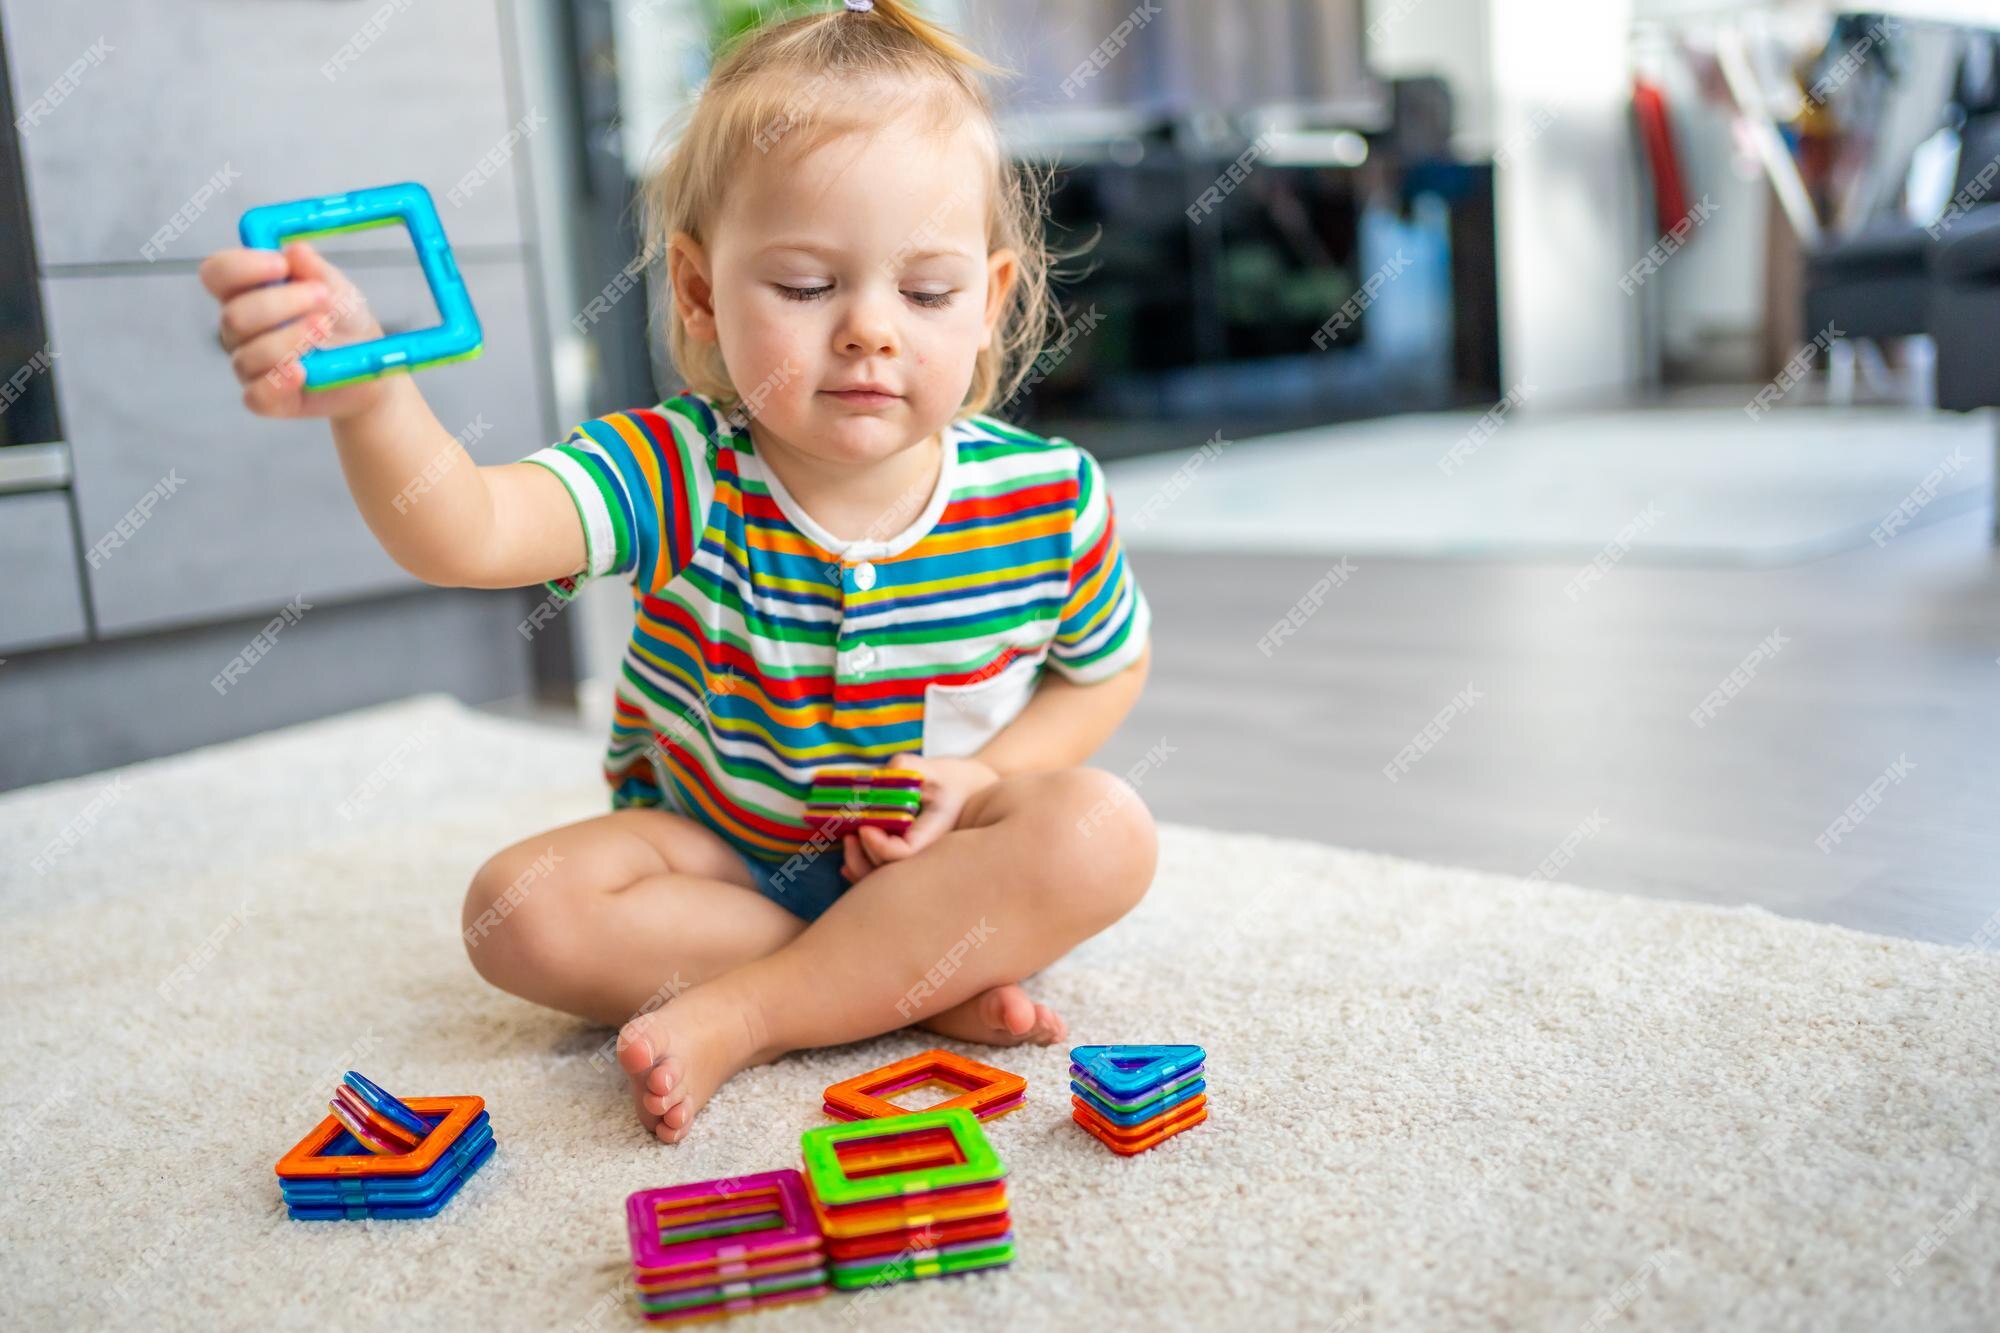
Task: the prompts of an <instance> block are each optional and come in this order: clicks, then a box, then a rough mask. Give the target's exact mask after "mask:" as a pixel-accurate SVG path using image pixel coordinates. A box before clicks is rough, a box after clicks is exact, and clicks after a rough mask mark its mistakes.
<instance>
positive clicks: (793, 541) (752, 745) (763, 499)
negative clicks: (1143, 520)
mask: <svg viewBox="0 0 2000 1333" xmlns="http://www.w3.org/2000/svg"><path fill="white" fill-rule="evenodd" d="M943 444H944V449H943V464H942V470H941V472H940V474H939V477H938V483H937V487H936V490H935V491H934V492H933V493H932V494H931V495H930V496H928V497H925V496H922V495H916V496H913V498H912V500H911V502H910V503H909V504H908V505H907V506H905V507H904V509H903V510H902V512H900V513H893V514H890V515H887V516H885V521H884V522H882V523H880V524H878V525H877V526H878V528H879V529H880V533H881V535H880V536H879V538H878V537H877V534H876V533H874V532H871V533H870V534H869V536H868V538H866V539H862V540H858V541H852V542H842V541H840V540H838V539H836V538H835V537H833V536H832V535H831V534H830V533H828V532H826V531H825V530H824V529H823V528H821V527H820V525H819V524H818V523H816V522H814V521H813V519H812V517H811V515H809V514H807V513H806V512H805V511H804V510H803V509H801V508H800V507H799V505H798V503H797V502H796V501H795V500H794V499H793V498H792V497H791V495H790V494H789V493H787V492H786V490H785V488H784V485H783V483H781V482H780V481H779V480H778V478H777V477H776V476H774V475H773V474H772V473H771V472H770V471H769V470H768V469H766V468H765V467H764V465H763V460H762V459H760V458H759V457H758V456H757V453H756V448H755V445H754V443H753V442H752V439H751V436H750V432H749V430H748V428H747V427H746V426H742V425H740V424H738V422H736V421H732V420H731V419H729V418H728V417H726V416H723V415H722V414H720V413H718V412H717V410H716V408H715V406H714V404H713V403H712V402H711V401H710V400H708V399H707V398H705V397H703V396H701V395H699V394H696V393H691V392H690V393H683V394H681V395H679V396H678V397H676V398H673V399H671V400H669V401H668V402H666V403H663V404H661V405H660V406H659V407H658V408H655V409H651V410H648V411H638V412H619V413H614V414H613V415H611V416H606V417H600V418H598V419H597V420H595V421H591V422H588V423H586V424H584V425H583V426H581V427H579V428H578V429H577V430H576V431H575V432H574V433H573V434H572V435H571V436H570V438H569V440H568V441H567V442H565V443H563V444H560V445H557V446H555V447H554V448H550V449H544V450H542V451H541V452H539V453H536V454H534V455H532V456H531V457H530V459H529V460H528V461H530V462H533V463H539V464H540V465H542V466H543V467H546V468H548V469H549V470H550V471H552V472H554V473H555V474H556V476H557V477H559V478H561V479H562V482H563V485H564V486H565V487H567V488H568V490H569V493H570V496H571V497H572V498H573V499H574V500H575V501H576V507H577V512H578V514H579V516H580V517H581V519H582V522H583V529H584V536H585V542H586V548H587V550H588V557H587V563H586V567H585V569H583V570H582V571H581V572H580V573H579V574H578V576H577V580H566V581H565V584H566V585H570V586H573V585H574V583H575V582H576V581H579V580H582V579H586V578H598V577H604V576H609V575H616V576H618V577H621V578H624V579H627V580H629V581H630V582H631V584H632V602H633V609H634V611H635V612H636V616H637V620H636V623H635V624H634V626H633V629H632V640H631V643H630V644H629V645H628V646H627V648H626V650H625V657H624V660H623V662H622V663H621V665H620V669H619V676H618V682H617V695H616V698H615V700H614V704H613V716H612V720H611V743H610V748H609V751H608V753H607V756H606V762H605V776H606V778H607V779H608V780H609V781H610V783H611V788H612V804H613V805H614V806H620V807H623V806H665V807H666V808H669V809H673V810H677V811H679V812H681V813H682V814H686V815H689V816H692V817H693V818H696V819H699V820H701V821H702V822H703V823H705V824H707V825H708V826H709V827H710V828H712V829H714V830H715V831H716V832H717V833H719V834H721V835H722V836H723V837H724V838H725V839H727V840H728V841H729V842H730V843H731V844H732V845H734V846H735V847H737V848H738V849H739V850H740V851H742V852H744V853H746V854H748V855H750V856H753V857H756V858H758V859H760V860H763V861H767V862H771V863H777V862H780V861H783V860H784V859H785V858H786V857H788V856H790V855H791V854H792V853H793V852H795V851H796V850H797V849H798V848H799V847H801V846H802V845H804V844H806V843H807V842H809V841H810V840H811V839H812V837H813V832H814V830H813V827H812V826H811V825H810V824H808V823H807V822H806V819H805V813H804V811H805V800H806V796H807V793H808V791H809V790H810V788H811V785H812V777H813V773H814V771H815V770H816V769H818V768H820V767H822V766H825V765H833V764H855V763H864V764H865V763H881V762H883V761H885V760H887V759H888V758H889V757H890V756H891V755H894V754H898V753H902V752H906V751H907V752H913V753H921V754H925V755H934V756H935V755H970V754H972V753H974V752H975V751H977V750H978V749H979V748H980V747H981V746H983V745H984V744H985V743H986V742H987V741H988V740H990V739H992V737H993V736H994V735H995V734H996V733H998V732H999V731H1000V729H1001V728H1002V727H1004V726H1006V725H1007V724H1008V723H1009V722H1011V721H1013V719H1014V718H1015V717H1016V716H1017V715H1018V714H1019V713H1020V711H1021V709H1022V708H1023V707H1025V706H1026V704H1027V702H1028V699H1029V696H1030V695H1031V694H1032V693H1033V692H1034V688H1035V685H1036V682H1037V681H1038V680H1039V679H1040V678H1041V674H1042V672H1043V670H1045V669H1054V670H1055V671H1057V672H1060V673H1061V674H1062V675H1063V676H1065V677H1067V678H1068V679H1070V680H1073V681H1077V682H1084V683H1087V682H1091V681H1099V680H1104V679H1106V678H1108V677H1110V676H1113V675H1116V674H1117V673H1118V672H1120V671H1122V670H1124V669H1125V668H1126V667H1128V666H1130V665H1132V664H1133V663H1134V662H1135V661H1137V660H1138V658H1139V656H1140V655H1141V653H1142V652H1143V651H1144V649H1145V645H1146V637H1147V629H1148V625H1149V623H1150V620H1151V615H1150V612H1149V611H1148V609H1147V606H1146V599H1145V597H1144V595H1143V594H1141V592H1140V591H1139V585H1138V583H1137V582H1136V581H1135V580H1134V578H1133V576H1132V572H1131V570H1130V568H1129V566H1128V565H1127V563H1126V560H1125V555H1124V552H1123V550H1122V549H1121V547H1120V546H1119V543H1118V538H1117V533H1116V530H1115V529H1114V527H1113V524H1112V515H1111V498H1110V495H1109V493H1108V491H1107V490H1106V487H1105V485H1104V478H1103V475H1102V473H1101V472H1100V471H1099V469H1098V466H1097V462H1096V460H1095V459H1093V458H1092V457H1091V456H1090V455H1089V454H1088V453H1086V452H1084V451H1083V450H1082V449H1080V448H1078V447H1077V446H1076V445H1074V444H1071V443H1070V442H1069V441H1067V440H1062V439H1044V438H1042V437H1040V436H1036V435H1032V434H1029V433H1028V432H1026V431H1023V430H1019V429H1017V428H1015V427H1013V426H1009V425H1007V424H1006V423H1005V422H1002V421H998V420H995V419H994V418H992V417H985V416H979V417H972V418H970V419H968V420H965V421H961V422H957V423H955V424H953V425H951V426H947V427H946V428H945V429H944V432H943Z"/></svg>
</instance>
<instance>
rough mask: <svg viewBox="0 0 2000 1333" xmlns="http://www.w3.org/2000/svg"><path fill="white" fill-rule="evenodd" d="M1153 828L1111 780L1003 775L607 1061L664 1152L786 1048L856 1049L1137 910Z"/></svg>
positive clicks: (1026, 969)
mask: <svg viewBox="0 0 2000 1333" xmlns="http://www.w3.org/2000/svg"><path fill="white" fill-rule="evenodd" d="M1155 856H1156V844H1155V841H1154V835H1153V827H1152V820H1151V817H1150V816H1149V815H1148V814H1147V812H1146V808H1145V806H1144V805H1143V804H1141V803H1140V801H1139V800H1138V798H1137V797H1136V796H1135V795H1133V793H1132V792H1131V790H1130V789H1129V788H1128V787H1126V786H1125V785H1124V784H1123V783H1122V782H1120V781H1119V780H1118V779H1116V778H1114V777H1112V776H1110V775H1109V774H1106V773H1102V772H1098V771H1096V770H1093V769H1068V770H1064V771H1062V772H1056V773H1038V774H1030V775H1024V776H1020V777H1014V778H1008V779H1005V780H1003V781H1001V782H999V783H996V784H995V785H994V786H992V787H989V788H987V789H986V790H985V791H983V792H981V793H980V794H979V795H978V796H977V797H975V798H973V800H972V801H971V802H970V803H969V804H968V805H967V806H966V810H965V814H964V816H963V817H962V819H961V821H960V824H959V827H958V829H957V830H955V831H954V832H951V833H948V834H946V835H945V836H944V837H942V838H940V839H939V840H938V841H937V842H936V844H934V845H933V846H931V847H928V848H926V849H925V850H924V851H923V852H921V853H919V854H918V855H916V856H914V857H911V858H910V859H909V860H907V861H899V862H895V863H893V864H891V865H886V866H883V867H881V868H880V869H878V870H875V871H873V872H872V873H871V874H869V875H868V877H867V878H866V879H864V880H862V882H861V883H860V884H858V885H856V886H855V887H854V888H853V889H851V890H849V891H848V892H847V893H846V894H844V895H842V897H841V898H840V900H839V901H838V902H836V903H835V904H834V905H833V906H832V907H831V908H829V909H827V911H826V913H825V914H824V915H823V916H821V917H820V918H819V920H817V921H815V922H813V923H812V925H810V926H808V927H807V928H806V929H805V930H804V931H803V932H802V933H800V934H799V935H798V936H797V937H796V938H795V939H793V940H792V941H791V942H790V943H788V944H786V945H785V946H784V947H783V948H781V949H779V950H777V951H776V952H775V953H772V954H769V955H766V956H764V957H761V958H759V959H757V960H755V961H753V962H747V963H745V964H743V965H742V966H740V967H738V968H736V969H734V970H733V971H730V972H728V973H726V974H724V975H723V976H721V977H718V978H716V979H715V980H713V981H710V982H707V983H706V984H698V985H696V986H695V987H694V988H693V989H692V990H690V991H689V992H688V993H687V994H685V995H683V996H682V997H681V998H680V999H679V1000H678V1001H677V1002H675V1003H674V1004H672V1005H670V1006H668V1007H667V1008H665V1009H661V1010H658V1011H657V1012H654V1013H651V1014H647V1015H645V1016H644V1017H642V1018H638V1019H635V1020H634V1021H632V1022H630V1023H628V1024H626V1025H625V1028H624V1030H623V1031H622V1032H621V1033H620V1035H619V1060H620V1063H622V1064H623V1065H624V1066H625V1068H626V1071H627V1072H628V1073H633V1074H643V1075H644V1077H645V1079H646V1089H647V1092H648V1093H649V1094H650V1095H647V1096H642V1098H641V1105H642V1107H643V1108H644V1110H645V1111H646V1112H647V1113H648V1116H649V1117H651V1116H658V1117H660V1119H659V1120H658V1123H657V1124H656V1126H655V1132H656V1133H657V1134H658V1135H659V1137H660V1138H662V1139H664V1140H666V1141H667V1142H678V1141H679V1140H680V1138H681V1137H682V1136H683V1135H685V1133H686V1132H687V1128H688V1126H689V1124H690V1123H691V1122H692V1121H693V1118H694V1115H695V1113H696V1112H697V1111H699V1110H700V1109H701V1106H702V1104H703V1103H704V1102H706V1101H707V1100H708V1097H709V1096H710V1094H712V1093H713V1092H714V1091H715V1089H716V1088H717V1087H719V1086H720V1085H721V1084H722V1082H723V1080H725V1079H727V1078H728V1077H729V1076H730V1075H732V1074H734V1073H736V1072H737V1071H738V1070H740V1069H743V1068H745V1067H746V1066H748V1065H751V1064H758V1063H762V1062H764V1061H767V1060H771V1059H774V1058H775V1057H777V1056H778V1055H780V1054H782V1053H784V1052H786V1051H790V1050H799V1049H803V1048H807V1047H814V1046H830V1045H835V1044H838V1043H841V1042H848V1041H858V1040H861V1039H863V1038H866V1037H872V1036H875V1035H877V1034H879V1033H882V1032H888V1031H891V1030H893V1029H895V1028H899V1027H902V1026H903V1025H905V1024H906V1023H909V1022H912V1021H916V1020H921V1019H923V1018H925V1017H928V1016H932V1015H937V1014H941V1013H943V1012H945V1011H947V1010H949V1009H951V1008H952V1007H954V1006H956V1005H959V1004H961V1003H963V1002H965V1001H967V1000H969V999H972V998H974V997H976V996H979V995H980V994H981V993H982V992H985V991H987V990H990V989H992V988H994V987H996V986H1004V985H1006V984H1007V983H1010V982H1017V981H1019V980H1020V979H1021V978H1022V977H1025V976H1028V975H1029V974H1031V973H1033V972H1036V971H1038V970H1040V969H1041V968H1043V967H1046V966H1047V965H1048V964H1050V963H1052V962H1054V961H1055V960H1056V959H1058V958H1060V957H1062V956H1063V955H1064V954H1066V953H1068V952H1069V951H1070V950H1071V949H1073V948H1074V947H1076V945H1077V944H1078V943H1080V942H1081V941H1083V940H1085V939H1087V938H1089V937H1090V936H1092V935H1095V934H1096V933H1097V932H1098V931H1100V930H1103V929H1104V928H1105V927H1106V926H1108V925H1110V924H1111V923H1112V922H1114V921H1116V920H1117V919H1118V918H1119V917H1121V916H1123V915H1124V914H1125V913H1126V912H1128V911H1130V910H1131V908H1132V907H1133V906H1134V905H1135V904H1137V902H1138V901H1139V899H1140V898H1141V897H1143V896H1144V894H1145V892H1146V889H1147V887H1148V885H1150V884H1151V882H1152V877H1153V866H1154V861H1155Z"/></svg>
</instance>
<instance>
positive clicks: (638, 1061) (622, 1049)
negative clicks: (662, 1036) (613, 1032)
mask: <svg viewBox="0 0 2000 1333" xmlns="http://www.w3.org/2000/svg"><path fill="white" fill-rule="evenodd" d="M654 1063H655V1061H654V1057H653V1039H652V1037H651V1035H650V1034H648V1033H647V1031H646V1029H645V1028H644V1027H642V1026H641V1025H640V1023H639V1022H638V1020H636V1019H635V1020H634V1021H632V1022H630V1023H627V1024H626V1025H625V1026H624V1027H623V1028H621V1029H619V1032H618V1064H619V1066H620V1067H621V1068H622V1069H624V1071H625V1072H626V1073H628V1074H630V1075H632V1076H633V1077H634V1078H637V1077H638V1076H639V1075H641V1074H643V1073H645V1072H646V1070H647V1068H648V1067H650V1066H652V1065H653V1064H654Z"/></svg>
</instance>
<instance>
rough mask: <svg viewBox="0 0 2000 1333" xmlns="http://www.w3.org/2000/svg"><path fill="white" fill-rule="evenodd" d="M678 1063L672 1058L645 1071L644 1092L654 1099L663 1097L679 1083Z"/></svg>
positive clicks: (669, 1057)
mask: <svg viewBox="0 0 2000 1333" xmlns="http://www.w3.org/2000/svg"><path fill="white" fill-rule="evenodd" d="M680 1072H681V1071H680V1068H679V1062H678V1061H676V1060H675V1059H674V1058H673V1057H672V1056H668V1057H667V1058H666V1059H664V1060H662V1061H660V1062H659V1063H658V1064H656V1065H654V1066H653V1067H652V1068H651V1069H649V1070H647V1071H646V1090H647V1091H648V1092H650V1093H652V1094H653V1095H654V1096H656V1097H664V1096H666V1095H667V1094H668V1093H670V1092H672V1091H673V1090H674V1088H675V1087H676V1086H677V1085H679V1083H680V1081H681V1080H680Z"/></svg>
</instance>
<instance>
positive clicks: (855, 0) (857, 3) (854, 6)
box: [847, 0, 875, 14]
mask: <svg viewBox="0 0 2000 1333" xmlns="http://www.w3.org/2000/svg"><path fill="white" fill-rule="evenodd" d="M874 8H875V0H847V12H848V13H850V14H866V13H868V12H869V11H870V10H872V9H874Z"/></svg>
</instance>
